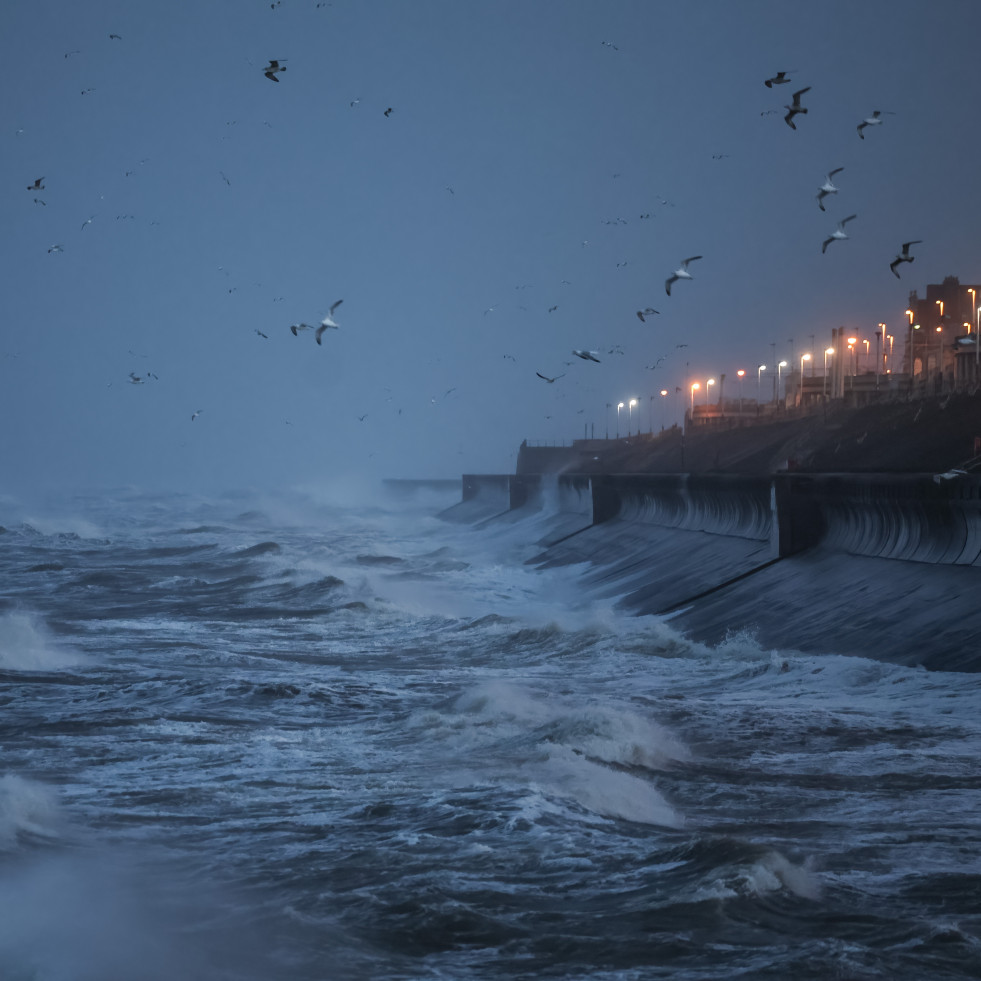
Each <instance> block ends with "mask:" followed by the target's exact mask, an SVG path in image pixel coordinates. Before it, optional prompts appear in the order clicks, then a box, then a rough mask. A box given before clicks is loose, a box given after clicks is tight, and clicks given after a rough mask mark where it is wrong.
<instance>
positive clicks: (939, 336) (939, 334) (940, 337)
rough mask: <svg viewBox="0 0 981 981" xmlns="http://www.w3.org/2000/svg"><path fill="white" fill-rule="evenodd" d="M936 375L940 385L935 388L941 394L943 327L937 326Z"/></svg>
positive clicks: (942, 384)
mask: <svg viewBox="0 0 981 981" xmlns="http://www.w3.org/2000/svg"><path fill="white" fill-rule="evenodd" d="M938 302H941V303H942V302H943V301H938ZM937 341H938V343H937V374H938V375H939V378H940V384H939V386H938V387H937V391H938V392H942V391H943V388H944V326H943V324H939V325H938V326H937Z"/></svg>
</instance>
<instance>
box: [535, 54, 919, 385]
mask: <svg viewBox="0 0 981 981" xmlns="http://www.w3.org/2000/svg"><path fill="white" fill-rule="evenodd" d="M603 43H604V44H607V42H603ZM790 75H791V71H778V72H777V73H776V74H774V75H772V76H771V77H770V78H767V79H765V80H764V82H763V84H764V85H765V86H766V87H767V88H768V89H772V88H773V86H775V85H786V84H789V83H790V82H791V81H792V79H791V78H790ZM810 90H811V86H810V85H807V86H805V87H804V88H802V89H798V90H797V91H796V92H794V93H793V95H792V97H791V102H790V105H785V106H784V109H786V111H787V112H786V115H785V116H784V122H786V124H787V125H788V126H789V127H790V128H791V129H792V130H796V129H797V125H796V123H795V122H794V119H795V118H796V117H797V116H801V115H806V114H807V107H806V106H805V105H803V104H802V103H801V97H802V96H804V95H806V94H807V93H808V92H810ZM765 114H766V113H764V115H765ZM887 114H888V115H894V113H889V112H887V111H885V110H881V109H877V110H875V111H874V112H873V113H872V115H871V116H867V117H866V118H864V119H863V120H862V122H861V123H859V124H858V127H857V129H858V135H859V138H861V139H863V140H864V139H865V133H864V132H863V130H865V129H866V128H867V127H869V126H879V125H881V124H882V122H883V118H882V117H883V116H884V115H887ZM721 156H724V154H719V155H716V157H717V158H718V157H721ZM843 170H844V167H835V168H834V169H833V170H830V171H828V173H827V175H826V176H825V179H824V182H823V183H822V184H821V186H820V187H819V188H818V193H817V203H818V207H819V208H820V209H821V211H827V208H825V204H824V202H825V199H826V198H827V197H829V196H830V195H833V194H837V193H838V187H837V186H836V185H835V183H834V177H835V175H836V174H840V173H841V172H842V171H843ZM857 217H858V216H857V215H848V217H846V218H842V219H841V220H840V221H839V222H838V224H837V227H836V228H835V230H834V231H833V232H832V233H831V234H830V235H829V236H828V237H827V238H826V239H825V240H824V241H823V242H822V243H821V254H822V255H823V254H825V252H826V251H827V248H828V246H829V245H831V244H832V243H833V242H841V241H844V240H845V239H847V238H848V233H847V232H846V231H845V225H847V224H848V222H850V221H853V220H854V219H855V218H857ZM921 241H922V240H921V239H912V240H911V241H909V242H904V243H903V245H902V250H901V251H900V253H899V254H898V255H897V256H896V257H895V258H894V259H893V260H892V262H890V263H889V269H890V271H891V272H892V274H893V275H894V276H895V277H896V278H897V279H899V278H901V277H900V275H899V273H898V272H897V267H898V266H900V265H902V264H903V263H905V262H913V261H914V259H915V258H916V257H915V256H913V255H910V251H909V250H910V248H911V247H912V246H914V245H918V244H920V242H921ZM701 258H702V256H700V255H693V256H689V257H688V258H687V259H682V260H681V264H680V265H679V266H678V268H677V269H675V270H674V272H673V273H672V274H671V275H670V276H668V277H667V279H666V280H665V281H664V291H665V293H666V294H667V295H668V296H671V287H672V286H673V285H674V284H675V283H677V282H679V281H681V280H691V279H693V276H692V274H691V273H690V272H689V271H688V266H689V264H690V263H692V262H695V261H696V260H698V259H701ZM658 313H660V311H659V310H655V309H654V308H653V307H646V308H644V309H642V310H638V311H637V313H636V315H637V318H638V319H639V320H640V322H641V323H646V321H647V318H648V317H649V316H651V315H654V314H658ZM572 353H573V354H574V355H575V356H576V357H578V358H581V359H583V360H584V361H593V362H596V363H599V360H600V359H599V352H598V351H588V350H584V349H579V348H577V349H575V350H573V352H572ZM536 374H537V375H538V377H539V378H542V379H544V380H545V381H546V382H548V383H549V384H551V383H553V382H554V381H555V378H554V377H549V376H547V375H543V374H541V372H536ZM556 377H558V378H561V377H562V376H561V375H558V376H556Z"/></svg>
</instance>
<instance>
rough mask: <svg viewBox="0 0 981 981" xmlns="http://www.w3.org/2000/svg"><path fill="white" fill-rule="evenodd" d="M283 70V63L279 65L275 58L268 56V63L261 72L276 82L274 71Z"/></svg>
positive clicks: (284, 67)
mask: <svg viewBox="0 0 981 981" xmlns="http://www.w3.org/2000/svg"><path fill="white" fill-rule="evenodd" d="M284 71H286V66H285V65H281V64H280V63H279V61H278V60H277V59H276V58H270V59H269V64H268V65H266V67H265V68H263V70H262V74H263V75H265V76H266V78H268V79H269V80H270V81H271V82H278V81H279V79H278V78H276V72H284Z"/></svg>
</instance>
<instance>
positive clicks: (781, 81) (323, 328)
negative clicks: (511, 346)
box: [27, 4, 921, 421]
mask: <svg viewBox="0 0 981 981" xmlns="http://www.w3.org/2000/svg"><path fill="white" fill-rule="evenodd" d="M318 6H319V4H318ZM110 38H112V39H114V40H121V38H120V37H119V35H114V34H113V35H110ZM602 43H603V44H604V45H605V46H607V47H609V48H611V49H612V50H618V49H617V47H616V45H613V44H612V43H610V42H606V41H604V42H602ZM66 57H68V55H66ZM261 71H262V74H263V76H264V77H265V78H266V79H268V80H269V81H271V82H275V83H277V84H278V83H279V82H280V81H281V79H280V76H281V75H282V74H283V73H285V72H286V71H287V65H286V59H285V58H272V59H269V61H268V64H267V65H265V66H264V67H263V68H262V69H261ZM792 74H793V72H792V71H778V72H776V73H775V74H774V75H772V76H771V77H769V78H767V79H765V80H764V85H765V86H766V87H767V88H768V89H773V88H774V87H775V86H780V85H787V84H790V83H791V82H792V78H791V76H792ZM810 91H811V86H809V85H808V86H804V87H803V88H800V89H798V90H796V91H795V92H793V94H792V97H791V100H790V103H789V104H787V105H785V106H784V109H785V110H786V114H785V115H784V117H783V118H784V121H785V122H786V124H787V126H788V127H789V128H790V129H792V130H795V131H796V130H797V119H798V117H802V116H806V115H807V113H808V108H807V106H806V105H804V104H803V102H802V99H803V97H804V96H806V95H807V93H808V92H810ZM359 103H360V99H355V100H354V101H352V102H351V103H350V105H351V107H352V108H354V107H356V106H357V105H358V104H359ZM393 111H394V110H393V108H392V107H391V106H389V107H387V108H386V109H385V110H384V113H383V114H384V115H385V116H386V117H389V116H391V114H392V113H393ZM769 111H774V110H769ZM769 111H768V112H769ZM766 114H767V113H766V112H765V113H763V115H766ZM891 114H892V113H887V112H885V111H883V110H876V111H874V112H873V113H872V114H871V115H870V116H868V117H866V118H864V119H863V120H862V121H861V122H860V123H859V124H858V126H857V132H858V136H859V138H860V139H863V140H864V139H865V132H864V131H865V130H866V129H867V128H869V127H874V126H879V125H881V124H882V123H883V121H884V116H886V115H891ZM724 156H727V154H717V155H715V156H714V157H713V159H721V158H722V157H724ZM843 170H844V168H843V167H835V168H833V169H832V170H829V171H828V173H827V174H826V176H825V179H824V182H823V183H822V184H821V185H820V186H819V188H818V192H817V204H818V207H819V209H820V210H821V211H822V212H826V211H827V208H826V202H827V201H828V199H829V198H831V197H832V196H834V195H837V194H838V192H839V188H838V187H837V186H836V184H835V183H834V181H835V178H836V177H837V175H838V174H840V173H842V171H843ZM221 176H222V178H223V179H224V180H225V182H226V184H228V183H230V182H229V181H228V178H227V177H226V176H225V175H224V173H223V172H222V173H221ZM615 176H616V175H615ZM44 182H45V178H44V177H38V178H35V179H34V180H33V181H32V182H31V183H30V184H28V185H27V190H28V191H30V192H32V193H35V194H36V193H39V192H41V191H44V190H45V183H44ZM447 190H448V191H449V192H450V193H451V194H452V193H453V189H452V188H451V187H447ZM659 200H661V202H662V203H663V204H668V203H669V202H667V201H664V200H663V199H659ZM35 202H36V203H38V204H44V201H42V200H41V199H40V198H35ZM94 217H95V216H92V217H89V218H88V219H86V221H85V222H83V224H82V229H83V230H84V228H85V227H86V226H87V225H88V224H90V223H91V222H92V221H93V219H94ZM640 217H641V218H649V217H650V215H649V214H644V215H641V216H640ZM856 217H857V215H855V214H851V215H848V216H847V217H845V218H842V219H841V220H840V221H839V222H838V223H837V227H836V229H835V230H834V231H833V232H832V233H831V234H830V235H829V236H828V237H827V238H825V239H824V241H823V242H822V245H821V252H822V254H824V253H825V252H826V251H827V248H828V246H829V245H831V244H833V243H834V242H838V241H844V240H846V239H848V233H847V231H846V225H847V224H848V223H849V222H851V221H853V220H854V219H855V218H856ZM614 223H616V224H619V223H625V222H624V221H623V219H616V220H615V221H613V220H611V221H609V222H607V224H614ZM920 242H921V240H919V239H913V240H910V241H908V242H904V243H903V244H902V249H901V251H900V252H899V253H898V254H897V255H896V256H895V258H894V259H893V260H892V262H891V263H890V264H889V268H890V271H891V272H892V274H893V275H894V276H896V277H897V278H900V277H899V272H898V271H897V270H898V267H899V266H900V265H902V264H903V263H911V262H913V261H914V259H915V256H913V255H911V254H910V249H911V248H912V246H914V245H918V244H920ZM585 244H586V243H585V242H584V243H583V245H585ZM61 251H63V247H62V246H61V245H52V246H51V247H50V248H49V249H48V252H49V253H57V252H61ZM702 258H703V256H702V255H693V256H688V257H687V258H685V259H682V260H681V262H680V264H679V265H678V267H677V268H676V269H675V270H674V271H673V272H672V273H671V274H670V275H669V276H667V277H666V279H665V281H664V288H665V293H666V295H667V296H668V297H671V295H672V288H673V287H674V286H675V284H677V283H678V282H681V281H685V280H688V281H691V280H692V279H693V276H692V273H691V272H690V269H689V267H690V265H691V264H692V263H694V262H697V261H699V260H701V259H702ZM618 265H621V264H620V263H618ZM622 265H626V263H622ZM342 302H343V300H337V301H335V302H334V303H333V304H332V305H331V306H330V308H329V310H328V312H327V314H326V315H325V316H324V317H323V319H322V320H321V321H320V323H319V324H317V325H314V324H309V323H306V322H303V321H300V322H297V323H293V324H290V325H289V329H290V331H291V333H292V334H293V336H294V337H298V336H299V335H300V334H301V333H303V332H306V331H312V332H313V334H314V338H315V341H316V343H317V344H318V345H322V344H323V337H324V334H325V333H326V332H327V331H328V330H338V329H339V328H340V325H339V324H338V323H337V321H336V320H335V319H334V315H335V312H336V310H337V308H338V307H339V306H340V305H341V303H342ZM493 309H494V308H493V307H491V308H490V309H489V310H487V311H485V313H489V312H490V311H491V310H493ZM557 309H558V306H557V305H553V306H551V307H549V310H548V312H549V313H552V312H553V311H555V310H557ZM659 314H660V311H659V310H657V309H655V308H654V307H652V306H646V307H642V308H641V309H638V310H637V311H636V316H637V318H638V320H639V321H640V322H641V323H646V322H647V321H648V319H649V318H651V317H653V316H658V315H659ZM255 333H256V334H257V335H258V336H259V337H261V338H264V339H268V337H269V335H268V334H266V333H265V332H263V331H262V330H259V329H256V330H255ZM684 346H687V345H679V347H684ZM614 352H616V353H622V350H618V349H616V348H614V349H613V350H611V353H614ZM572 354H573V356H574V357H576V358H579V359H581V360H583V361H586V362H593V363H599V362H600V352H599V351H595V350H589V349H586V348H575V349H573V351H572ZM663 360H664V359H663V358H661V359H658V361H657V362H656V364H655V365H654V366H648V367H657V366H658V365H660V363H661V361H663ZM567 364H571V362H567ZM536 375H537V377H538V378H539V379H541V380H542V381H544V382H545V383H546V384H549V385H552V384H555V382H556V381H558V380H559V379H561V378H564V377H565V373H564V372H563V373H560V374H545V373H542V372H536ZM151 377H155V376H153V375H152V374H150V373H148V374H147V375H146V376H142V375H137V374H135V373H131V375H130V383H131V384H134V385H139V384H144V382H145V381H146V380H147V379H148V378H151ZM202 411H203V410H200V409H199V410H197V411H196V412H195V413H194V414H193V415H192V416H191V419H192V421H193V420H195V419H196V418H197V417H198V416H199V415H200V414H201V412H202Z"/></svg>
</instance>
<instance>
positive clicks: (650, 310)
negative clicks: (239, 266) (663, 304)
mask: <svg viewBox="0 0 981 981" xmlns="http://www.w3.org/2000/svg"><path fill="white" fill-rule="evenodd" d="M660 312H661V311H660V310H655V309H654V307H645V308H644V309H643V310H638V311H637V319H638V320H639V321H640V322H641V323H644V317H649V316H650V315H651V314H652V313H660Z"/></svg>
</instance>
